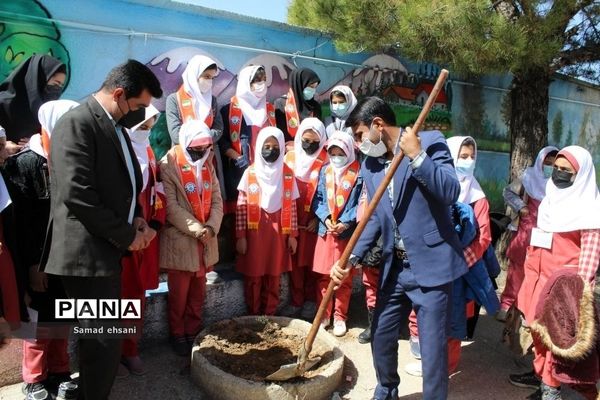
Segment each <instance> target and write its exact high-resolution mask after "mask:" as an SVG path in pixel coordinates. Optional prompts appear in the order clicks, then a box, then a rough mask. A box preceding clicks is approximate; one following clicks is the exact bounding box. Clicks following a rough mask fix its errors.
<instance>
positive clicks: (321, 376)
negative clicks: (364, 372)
mask: <svg viewBox="0 0 600 400" xmlns="http://www.w3.org/2000/svg"><path fill="white" fill-rule="evenodd" d="M257 318H268V320H269V321H272V322H274V323H276V324H278V325H279V326H280V327H281V328H282V330H284V329H285V330H286V332H293V333H294V334H298V335H299V336H301V337H302V338H306V335H307V334H308V331H309V330H310V326H311V324H309V323H308V322H306V321H303V320H300V319H292V318H285V317H271V316H269V317H256V316H246V317H239V318H234V319H233V320H232V321H235V322H236V323H237V324H240V325H241V326H244V325H246V326H250V325H251V324H255V323H256V321H257ZM221 322H224V321H221ZM221 322H217V323H216V324H219V323H221ZM216 324H215V325H216ZM210 332H211V327H208V328H206V329H204V330H203V331H202V332H200V334H199V335H198V336H197V337H196V339H195V341H194V347H193V349H192V361H191V376H192V380H193V381H194V382H195V383H196V384H197V385H198V386H199V387H200V388H201V389H202V391H203V392H204V393H205V394H206V395H207V396H208V397H207V398H209V399H211V400H212V399H214V400H234V399H235V400H239V399H243V400H263V399H265V400H325V399H329V398H331V394H332V393H333V392H334V391H335V390H336V388H337V387H338V386H339V385H340V383H341V380H342V373H343V367H344V354H343V353H342V351H341V350H340V349H339V347H338V346H337V341H336V339H335V338H334V337H333V336H331V335H330V334H329V333H327V332H325V331H324V330H322V329H319V333H318V334H317V337H316V339H315V343H314V345H313V352H311V356H314V355H315V354H324V353H328V355H329V356H328V357H327V360H325V358H324V360H323V361H322V362H321V365H319V366H317V367H316V370H317V371H318V373H315V374H314V376H311V377H309V378H302V379H294V380H291V381H287V382H264V381H253V380H249V379H244V378H241V377H238V376H235V375H233V374H230V373H228V372H226V371H223V370H222V369H220V368H218V367H217V366H215V365H213V364H212V363H211V362H210V361H209V360H208V359H207V358H206V357H205V356H204V355H203V354H202V353H201V350H200V346H201V345H202V343H203V340H204V339H205V337H206V336H207V335H208V334H209V333H210ZM300 345H301V343H298V347H299V346H300Z"/></svg>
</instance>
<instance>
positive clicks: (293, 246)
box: [288, 236, 298, 255]
mask: <svg viewBox="0 0 600 400" xmlns="http://www.w3.org/2000/svg"><path fill="white" fill-rule="evenodd" d="M297 248H298V241H297V240H296V238H295V237H292V236H289V237H288V250H289V251H290V254H291V255H294V254H296V250H297Z"/></svg>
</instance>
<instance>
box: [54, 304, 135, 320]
mask: <svg viewBox="0 0 600 400" xmlns="http://www.w3.org/2000/svg"><path fill="white" fill-rule="evenodd" d="M54 315H55V317H56V318H57V319H141V318H142V306H141V302H140V300H139V299H77V300H76V299H56V300H55V302H54Z"/></svg>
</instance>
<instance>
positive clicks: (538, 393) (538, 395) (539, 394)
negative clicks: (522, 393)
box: [526, 389, 542, 400]
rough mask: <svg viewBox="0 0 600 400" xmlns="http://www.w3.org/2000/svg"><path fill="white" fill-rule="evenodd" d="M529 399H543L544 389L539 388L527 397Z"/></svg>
mask: <svg viewBox="0 0 600 400" xmlns="http://www.w3.org/2000/svg"><path fill="white" fill-rule="evenodd" d="M526 399H527V400H542V389H538V390H536V391H535V392H533V393H531V394H530V395H529V396H527V397H526Z"/></svg>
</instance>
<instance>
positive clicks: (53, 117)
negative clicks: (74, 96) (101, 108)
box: [29, 100, 79, 158]
mask: <svg viewBox="0 0 600 400" xmlns="http://www.w3.org/2000/svg"><path fill="white" fill-rule="evenodd" d="M78 105H79V103H77V102H76V101H72V100H53V101H48V102H46V103H44V104H42V105H41V106H40V109H39V110H38V120H39V121H40V125H41V126H42V128H44V130H45V131H46V132H48V136H50V137H51V136H52V131H53V130H54V126H55V125H56V123H57V122H58V120H59V119H60V117H62V116H63V115H64V114H65V113H66V112H67V111H69V110H71V109H73V108H75V107H77V106H78ZM29 148H30V149H31V151H33V152H34V153H36V154H39V155H40V156H42V157H44V158H46V152H45V151H44V147H43V146H42V135H41V134H39V133H36V134H35V135H33V136H32V137H31V138H30V139H29Z"/></svg>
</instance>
